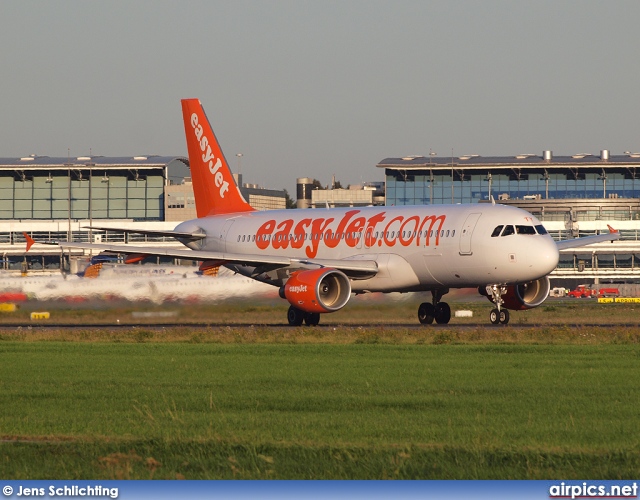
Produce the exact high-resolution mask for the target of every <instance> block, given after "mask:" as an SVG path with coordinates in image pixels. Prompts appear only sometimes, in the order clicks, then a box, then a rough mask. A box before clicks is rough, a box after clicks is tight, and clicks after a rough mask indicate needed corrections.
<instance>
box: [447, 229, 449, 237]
mask: <svg viewBox="0 0 640 500" xmlns="http://www.w3.org/2000/svg"><path fill="white" fill-rule="evenodd" d="M448 237H449V230H448V229H447V238H448Z"/></svg>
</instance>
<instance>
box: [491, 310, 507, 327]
mask: <svg viewBox="0 0 640 500" xmlns="http://www.w3.org/2000/svg"><path fill="white" fill-rule="evenodd" d="M489 320H491V323H492V324H494V325H500V324H502V325H506V324H507V323H509V310H508V309H500V310H498V308H497V307H496V308H495V309H491V312H490V313H489Z"/></svg>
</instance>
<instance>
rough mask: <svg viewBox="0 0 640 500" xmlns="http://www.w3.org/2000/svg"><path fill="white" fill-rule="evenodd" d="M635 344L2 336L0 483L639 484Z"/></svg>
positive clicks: (418, 337) (495, 332)
mask: <svg viewBox="0 0 640 500" xmlns="http://www.w3.org/2000/svg"><path fill="white" fill-rule="evenodd" d="M244 307H245V308H246V309H244V310H243V309H242V308H241V307H239V309H238V311H239V312H240V313H243V311H244V314H245V316H249V315H250V313H251V312H253V311H255V307H254V306H251V307H249V306H244ZM580 307H592V306H591V305H586V304H585V305H581V306H580ZM540 309H542V308H540ZM611 310H612V309H608V311H611ZM238 311H236V312H238ZM617 311H618V314H617V315H616V318H618V319H619V320H620V321H624V320H625V317H626V316H624V315H623V314H621V313H620V311H626V312H625V314H627V313H628V314H629V315H631V316H633V310H632V309H624V310H623V309H618V310H617ZM260 312H261V314H264V315H267V314H268V313H267V312H266V311H260ZM565 313H566V311H564V312H561V314H565ZM572 313H573V314H574V315H576V316H577V317H584V315H586V313H587V310H586V309H585V310H584V311H580V310H579V308H578V311H575V310H574V311H572ZM70 314H73V313H70ZM116 314H120V315H123V314H124V313H123V312H117V313H116ZM273 314H280V311H276V313H272V315H273ZM375 314H385V312H384V311H382V312H380V311H379V310H378V311H377V312H376V313H375ZM375 314H371V313H370V318H371V317H373V316H375ZM483 319H484V318H483ZM274 321H277V320H276V319H275V318H274ZM374 321H375V320H374ZM639 339H640V336H639V334H638V330H637V329H636V328H630V327H624V328H620V329H617V328H607V329H605V328H595V329H594V328H590V329H581V328H574V327H558V328H556V327H545V328H531V329H527V328H525V329H510V328H508V327H507V328H487V329H485V328H478V329H469V330H468V331H464V332H460V331H457V330H456V329H455V326H453V325H451V326H450V327H448V328H446V329H443V328H431V329H426V330H424V331H422V330H417V331H406V329H403V328H393V327H388V326H387V327H371V328H358V327H348V326H344V327H343V326H340V325H337V326H336V327H335V328H324V329H313V328H302V329H283V330H282V332H278V331H275V332H274V331H272V330H270V331H262V330H261V329H260V328H259V327H256V328H244V329H240V328H237V329H233V328H224V327H222V328H212V329H204V330H201V331H193V330H191V329H188V328H187V329H176V330H175V331H167V332H157V331H154V330H144V329H140V328H138V329H135V330H132V331H124V332H123V331H118V332H109V331H106V332H103V333H96V332H91V331H90V329H88V330H87V331H80V332H73V333H69V332H64V331H60V332H46V331H45V332H40V331H38V329H37V328H34V329H33V330H30V331H26V332H25V331H24V329H22V330H20V331H9V332H6V331H5V332H4V333H2V334H1V335H0V405H2V411H0V436H1V438H2V442H0V477H3V478H6V479H27V478H28V479H44V478H49V479H51V478H57V479H63V478H64V479H67V478H69V479H78V478H96V479H97V478H139V479H148V478H156V479H158V478H170V479H171V478H187V479H203V478H286V479H294V478H309V479H311V478H315V479H333V478H340V479H341V478H370V479H377V478H423V479H428V478H457V479H476V478H501V479H507V478H535V479H540V478H563V479H570V478H585V477H593V478H596V477H597V478H611V479H614V478H628V477H636V476H637V475H638V473H639V472H640V453H639V452H640V425H639V424H640V414H639V412H638V403H639V395H640V389H639V388H640V369H639V363H640V345H639Z"/></svg>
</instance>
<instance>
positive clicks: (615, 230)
mask: <svg viewBox="0 0 640 500" xmlns="http://www.w3.org/2000/svg"><path fill="white" fill-rule="evenodd" d="M607 227H608V228H609V232H610V233H617V232H618V230H617V229H613V228H612V227H611V226H610V225H609V224H607Z"/></svg>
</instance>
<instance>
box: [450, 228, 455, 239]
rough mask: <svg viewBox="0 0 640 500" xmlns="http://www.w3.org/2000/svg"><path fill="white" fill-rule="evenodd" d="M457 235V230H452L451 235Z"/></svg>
mask: <svg viewBox="0 0 640 500" xmlns="http://www.w3.org/2000/svg"><path fill="white" fill-rule="evenodd" d="M455 235H456V230H455V229H454V230H453V231H451V237H452V238H453V237H454V236H455Z"/></svg>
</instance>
